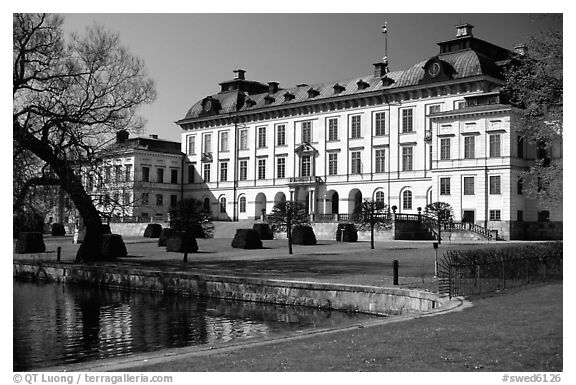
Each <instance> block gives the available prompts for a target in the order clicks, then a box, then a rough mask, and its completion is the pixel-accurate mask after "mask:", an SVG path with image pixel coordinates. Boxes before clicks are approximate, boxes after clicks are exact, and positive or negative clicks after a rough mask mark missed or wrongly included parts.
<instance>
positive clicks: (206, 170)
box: [203, 163, 210, 182]
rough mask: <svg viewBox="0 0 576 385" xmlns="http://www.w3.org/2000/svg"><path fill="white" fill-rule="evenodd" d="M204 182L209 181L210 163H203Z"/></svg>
mask: <svg viewBox="0 0 576 385" xmlns="http://www.w3.org/2000/svg"><path fill="white" fill-rule="evenodd" d="M203 177H204V182H210V163H205V164H204V175H203Z"/></svg>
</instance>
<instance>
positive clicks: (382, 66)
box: [374, 62, 388, 78]
mask: <svg viewBox="0 0 576 385" xmlns="http://www.w3.org/2000/svg"><path fill="white" fill-rule="evenodd" d="M387 73H388V63H383V62H380V63H374V77H377V78H381V77H383V76H384V75H386V74H387Z"/></svg>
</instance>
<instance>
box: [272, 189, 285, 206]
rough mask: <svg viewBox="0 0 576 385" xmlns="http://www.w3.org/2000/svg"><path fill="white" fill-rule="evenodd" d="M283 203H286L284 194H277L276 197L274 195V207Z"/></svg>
mask: <svg viewBox="0 0 576 385" xmlns="http://www.w3.org/2000/svg"><path fill="white" fill-rule="evenodd" d="M283 202H286V194H284V193H283V192H282V191H280V192H277V193H276V195H274V206H276V205H277V204H279V203H283Z"/></svg>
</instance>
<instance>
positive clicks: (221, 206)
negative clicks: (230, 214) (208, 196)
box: [220, 196, 226, 214]
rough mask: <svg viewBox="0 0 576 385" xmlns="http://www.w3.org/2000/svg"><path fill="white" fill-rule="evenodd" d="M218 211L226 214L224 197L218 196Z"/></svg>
mask: <svg viewBox="0 0 576 385" xmlns="http://www.w3.org/2000/svg"><path fill="white" fill-rule="evenodd" d="M220 213H221V214H226V197H224V196H223V197H220Z"/></svg>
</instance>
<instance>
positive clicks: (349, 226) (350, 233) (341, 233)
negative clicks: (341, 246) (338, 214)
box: [336, 223, 358, 242]
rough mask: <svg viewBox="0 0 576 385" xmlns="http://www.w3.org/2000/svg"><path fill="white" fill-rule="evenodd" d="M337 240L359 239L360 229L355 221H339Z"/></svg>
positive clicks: (352, 240) (349, 240)
mask: <svg viewBox="0 0 576 385" xmlns="http://www.w3.org/2000/svg"><path fill="white" fill-rule="evenodd" d="M336 240H337V241H338V242H356V241H358V231H357V230H356V226H354V223H338V229H337V230H336Z"/></svg>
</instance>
